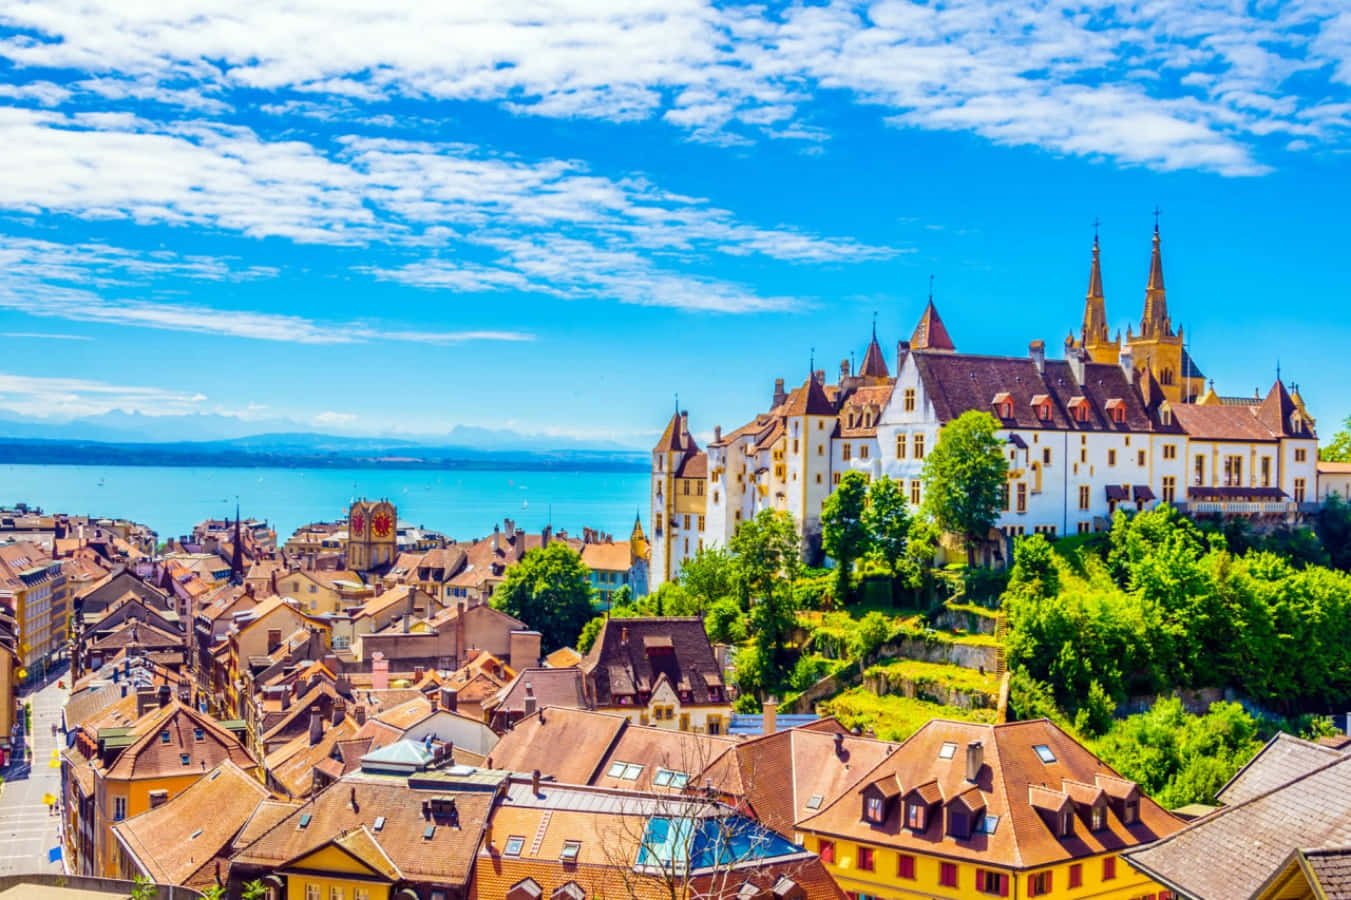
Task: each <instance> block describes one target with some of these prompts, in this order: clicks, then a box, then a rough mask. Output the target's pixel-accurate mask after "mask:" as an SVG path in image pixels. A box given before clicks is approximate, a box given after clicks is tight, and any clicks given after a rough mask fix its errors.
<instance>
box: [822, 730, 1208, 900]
mask: <svg viewBox="0 0 1351 900" xmlns="http://www.w3.org/2000/svg"><path fill="white" fill-rule="evenodd" d="M824 799H825V803H824V804H822V798H819V797H812V798H807V799H803V798H799V802H801V803H802V804H803V807H804V809H807V810H810V809H811V808H812V806H811V804H812V803H815V804H816V806H817V808H819V809H820V812H818V813H816V814H814V815H810V816H809V817H808V818H805V819H803V820H801V821H799V822H798V824H797V828H798V830H799V835H798V838H799V842H800V843H802V844H803V845H804V846H806V847H807V849H809V850H813V851H815V852H816V853H817V854H818V855H819V856H820V857H821V859H822V861H823V862H824V863H826V866H827V868H828V869H829V871H830V872H831V874H832V875H833V876H834V877H835V880H836V881H837V882H838V883H839V884H840V886H841V887H842V888H844V890H845V891H847V892H849V893H850V894H851V895H852V896H857V897H859V898H863V897H869V898H887V900H897V898H903V897H929V898H935V897H952V898H957V897H979V896H982V895H989V896H996V897H999V896H1004V897H1009V896H1012V897H1064V898H1076V897H1093V898H1095V900H1097V898H1121V900H1127V898H1134V897H1139V896H1141V895H1154V894H1156V893H1157V892H1158V886H1157V885H1155V884H1154V883H1153V882H1151V881H1150V880H1149V879H1148V878H1145V877H1144V876H1142V875H1140V874H1139V873H1138V872H1136V871H1135V870H1134V869H1132V868H1131V867H1130V866H1129V865H1127V864H1126V862H1125V861H1124V860H1123V859H1122V858H1121V857H1120V853H1121V851H1123V850H1126V849H1129V848H1132V847H1138V846H1141V845H1143V844H1145V843H1149V842H1151V841H1153V840H1156V839H1158V838H1160V837H1164V836H1166V835H1169V834H1171V833H1173V832H1174V831H1177V830H1179V829H1180V828H1182V822H1180V821H1179V820H1177V819H1176V818H1174V817H1173V816H1172V815H1170V814H1169V813H1168V812H1166V811H1165V810H1163V809H1162V808H1161V807H1160V806H1159V805H1158V804H1156V803H1154V801H1152V800H1150V799H1149V798H1148V797H1146V796H1144V795H1143V794H1142V793H1141V792H1140V789H1139V787H1138V786H1137V785H1135V784H1134V783H1133V782H1130V781H1127V780H1126V779H1124V778H1121V777H1120V776H1119V775H1117V773H1116V772H1114V771H1112V770H1111V769H1110V768H1108V767H1107V766H1106V765H1105V764H1104V763H1102V762H1101V761H1099V760H1098V759H1097V757H1095V756H1093V754H1092V753H1090V752H1089V751H1088V750H1086V749H1085V748H1084V747H1082V746H1081V745H1080V744H1078V743H1077V742H1076V741H1075V740H1074V739H1073V738H1071V737H1070V736H1069V735H1068V734H1066V733H1065V732H1064V731H1062V730H1061V729H1060V728H1058V727H1056V726H1055V725H1054V724H1052V723H1051V722H1050V721H1048V720H1045V719H1041V720H1036V721H1030V722H1012V723H1008V724H1004V725H978V724H973V723H966V722H949V721H944V720H940V719H934V720H932V721H930V722H929V723H928V724H927V725H925V726H924V727H923V728H921V729H920V730H919V731H918V732H916V733H915V734H914V735H913V736H911V737H910V738H909V739H908V740H907V741H906V742H905V743H904V744H902V745H901V746H900V747H899V748H898V749H897V750H896V752H895V753H893V754H891V755H890V756H889V757H887V758H886V759H885V760H884V761H883V762H882V763H880V764H878V765H877V766H875V767H874V768H873V769H872V770H871V771H869V772H868V773H867V774H864V775H863V776H862V777H861V778H860V779H859V781H858V782H857V789H855V790H849V791H845V792H844V793H843V794H841V795H839V796H838V797H836V798H831V797H827V798H824Z"/></svg>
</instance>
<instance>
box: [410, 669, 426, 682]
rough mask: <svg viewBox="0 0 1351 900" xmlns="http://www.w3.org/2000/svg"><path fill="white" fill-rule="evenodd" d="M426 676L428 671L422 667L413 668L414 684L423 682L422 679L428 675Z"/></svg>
mask: <svg viewBox="0 0 1351 900" xmlns="http://www.w3.org/2000/svg"><path fill="white" fill-rule="evenodd" d="M426 674H427V670H426V669H424V668H423V667H422V666H413V681H414V682H418V681H421V680H422V678H423V676H424V675H426Z"/></svg>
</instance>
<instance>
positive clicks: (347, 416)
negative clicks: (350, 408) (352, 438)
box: [310, 410, 357, 428]
mask: <svg viewBox="0 0 1351 900" xmlns="http://www.w3.org/2000/svg"><path fill="white" fill-rule="evenodd" d="M356 419H357V417H356V414H355V413H341V412H333V411H332V410H324V411H323V412H321V413H316V414H315V415H314V416H312V417H311V418H310V421H311V422H312V423H314V424H315V425H317V426H319V427H320V428H324V427H330V426H335V425H350V424H351V423H353V422H355V421H356Z"/></svg>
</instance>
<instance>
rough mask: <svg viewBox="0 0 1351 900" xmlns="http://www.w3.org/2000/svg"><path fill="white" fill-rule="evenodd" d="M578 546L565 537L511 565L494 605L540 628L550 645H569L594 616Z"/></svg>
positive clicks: (554, 647)
mask: <svg viewBox="0 0 1351 900" xmlns="http://www.w3.org/2000/svg"><path fill="white" fill-rule="evenodd" d="M587 575H588V572H587V568H586V566H584V565H583V564H582V558H581V556H580V555H578V553H577V551H575V550H573V549H572V548H570V547H569V546H568V545H567V544H564V543H561V542H555V543H551V544H549V545H548V546H546V547H543V548H540V549H536V550H531V551H529V552H528V553H526V554H525V556H523V557H522V558H521V561H520V562H519V563H517V564H516V565H514V566H512V567H511V568H510V569H507V577H506V579H505V580H504V581H503V582H502V583H501V584H499V585H498V586H497V590H496V591H495V592H494V593H493V599H492V605H493V608H494V609H500V610H502V611H503V612H505V613H507V614H508V615H511V616H515V617H516V618H518V619H520V620H521V621H522V622H524V623H526V624H527V625H528V626H530V627H531V628H533V629H535V630H536V631H538V632H539V633H540V636H541V638H542V639H543V645H544V651H545V652H546V653H550V652H553V651H554V650H557V649H558V648H560V647H564V646H567V644H568V643H569V642H571V641H572V639H573V637H574V636H575V635H577V633H578V632H579V631H580V630H581V628H582V626H583V625H584V624H585V623H586V621H587V619H589V618H591V586H590V584H589V582H588V580H587Z"/></svg>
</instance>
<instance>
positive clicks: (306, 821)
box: [300, 813, 314, 828]
mask: <svg viewBox="0 0 1351 900" xmlns="http://www.w3.org/2000/svg"><path fill="white" fill-rule="evenodd" d="M313 818H314V816H312V815H310V814H309V813H305V815H303V816H301V817H300V827H301V828H309V827H310V820H311V819H313Z"/></svg>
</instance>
